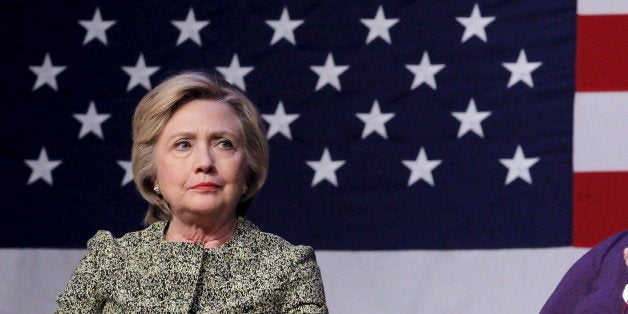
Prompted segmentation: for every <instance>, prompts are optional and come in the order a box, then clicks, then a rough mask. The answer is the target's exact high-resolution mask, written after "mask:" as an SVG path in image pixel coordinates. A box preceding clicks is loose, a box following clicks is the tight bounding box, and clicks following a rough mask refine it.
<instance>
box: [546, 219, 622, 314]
mask: <svg viewBox="0 0 628 314" xmlns="http://www.w3.org/2000/svg"><path fill="white" fill-rule="evenodd" d="M622 257H623V258H622ZM626 298H628V230H625V231H623V232H620V233H617V234H615V235H613V236H611V237H609V238H607V239H606V240H604V241H602V242H601V243H600V244H598V245H597V246H595V247H594V248H592V249H591V250H589V251H588V252H587V253H586V254H584V255H583V256H582V257H581V258H580V259H579V260H578V261H577V262H576V263H575V264H574V265H573V266H571V268H570V269H569V271H567V273H566V274H565V276H564V277H563V279H562V280H561V281H560V283H559V284H558V286H557V287H556V290H554V293H552V295H551V296H550V298H549V299H548V300H547V302H546V303H545V305H544V306H543V308H542V309H541V313H542V314H548V313H628V304H627V303H626Z"/></svg>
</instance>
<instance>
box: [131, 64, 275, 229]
mask: <svg viewBox="0 0 628 314" xmlns="http://www.w3.org/2000/svg"><path fill="white" fill-rule="evenodd" d="M196 99H208V100H214V101H219V102H222V103H224V104H226V105H228V106H229V107H231V108H232V109H233V111H234V112H235V114H236V115H237V117H238V119H239V120H240V121H241V122H242V131H243V136H244V141H245V144H244V148H245V152H246V156H247V158H246V160H247V166H248V177H247V180H246V184H247V187H248V189H247V191H246V193H245V194H244V195H243V196H242V198H241V200H240V203H239V204H238V207H237V209H236V214H237V215H238V216H244V215H245V214H246V211H247V210H248V205H249V204H250V200H251V198H252V197H253V196H255V194H257V192H258V191H259V189H261V188H262V186H263V185H264V181H265V180H266V174H267V173H268V142H267V141H266V132H265V129H264V125H263V124H262V122H261V119H260V116H259V113H258V111H257V109H256V108H255V105H253V103H252V102H251V101H250V100H249V99H248V98H247V97H246V96H245V95H244V94H243V93H242V92H240V91H239V90H238V89H236V88H235V87H233V86H231V85H230V84H229V83H227V82H225V81H224V80H222V79H220V78H218V77H215V76H211V75H209V74H206V73H203V72H192V71H189V72H183V73H180V74H178V75H175V76H173V77H170V78H168V79H166V80H165V81H163V82H162V83H161V84H159V85H158V86H157V87H155V88H154V89H153V90H151V91H150V92H148V94H146V95H145V96H144V97H143V98H142V100H140V102H139V104H138V105H137V108H135V114H134V115H133V149H132V153H131V163H132V166H133V176H134V181H135V186H136V187H137V189H138V190H139V192H140V194H141V195H142V197H144V199H146V201H148V203H149V205H148V211H147V212H146V217H145V218H144V222H145V223H146V224H150V223H153V222H156V221H160V220H170V219H171V218H172V213H171V211H170V208H169V206H168V204H167V203H166V201H165V200H164V199H163V197H161V196H160V195H158V194H157V193H155V192H154V191H153V187H154V180H155V177H156V174H157V168H156V165H155V146H156V144H157V140H158V139H159V136H160V135H161V132H162V131H163V129H164V126H165V125H166V123H167V122H168V120H170V117H172V115H173V114H174V112H175V111H176V110H177V109H178V108H180V107H181V106H183V105H185V104H186V103H188V102H190V101H192V100H196Z"/></svg>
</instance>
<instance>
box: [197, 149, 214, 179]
mask: <svg viewBox="0 0 628 314" xmlns="http://www.w3.org/2000/svg"><path fill="white" fill-rule="evenodd" d="M195 155H196V171H197V172H203V173H209V172H212V171H213V170H214V159H213V157H212V152H211V150H210V149H209V148H201V149H198V150H197V151H196V152H195Z"/></svg>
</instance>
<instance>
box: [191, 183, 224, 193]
mask: <svg viewBox="0 0 628 314" xmlns="http://www.w3.org/2000/svg"><path fill="white" fill-rule="evenodd" d="M219 187H220V186H219V185H217V184H215V183H212V182H201V183H199V184H197V185H195V186H193V187H192V189H194V190H199V191H214V190H217V189H218V188H219Z"/></svg>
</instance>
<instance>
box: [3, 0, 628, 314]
mask: <svg viewBox="0 0 628 314" xmlns="http://www.w3.org/2000/svg"><path fill="white" fill-rule="evenodd" d="M618 2H619V3H621V2H625V1H618ZM618 2H616V1H601V2H600V1H580V2H578V3H576V2H575V1H566V0H561V1H551V2H547V1H539V0H536V1H510V2H503V1H452V2H438V3H436V2H432V1H379V2H371V1H343V2H332V1H328V2H325V1H307V2H303V1H286V2H276V1H216V2H196V1H177V2H162V1H159V2H156V1H133V2H126V1H109V2H103V3H97V2H78V1H77V2H56V3H55V2H50V1H46V2H44V1H36V2H30V3H28V4H27V3H24V2H19V1H10V2H7V3H5V4H4V7H5V9H3V12H2V19H1V20H2V23H3V27H1V28H0V31H1V32H2V36H0V37H1V38H2V41H3V45H2V46H3V49H2V58H1V59H2V62H3V68H4V69H5V73H7V74H6V76H7V77H6V79H5V80H4V83H3V85H2V87H1V88H2V92H3V96H4V97H2V100H0V101H1V102H2V108H4V110H6V111H8V112H6V111H5V113H4V114H3V115H1V116H0V119H2V123H1V128H2V130H3V136H4V138H5V139H6V140H7V142H8V143H11V144H12V145H7V146H5V148H4V149H3V150H2V155H1V158H2V164H1V165H2V173H3V174H4V177H5V180H3V181H2V190H3V191H4V195H5V207H6V210H7V213H8V215H6V216H5V219H4V226H3V227H2V228H0V247H2V248H4V249H2V250H1V251H0V254H1V255H0V257H1V259H2V263H0V264H2V265H1V266H0V274H2V276H3V278H10V279H11V280H8V281H7V282H5V283H3V284H2V285H3V286H2V290H0V292H2V294H1V295H0V297H1V298H0V311H1V312H3V313H13V312H19V310H18V309H23V308H24V306H30V309H31V311H29V312H46V311H47V312H49V311H50V310H51V309H52V308H54V303H53V301H54V295H55V294H58V293H59V292H60V289H63V285H64V284H65V281H66V280H67V278H68V276H69V273H70V272H71V271H72V268H73V267H74V266H75V263H76V262H77V261H78V259H79V258H80V257H81V255H82V254H83V253H84V251H83V250H82V249H83V248H84V247H85V243H86V241H87V239H89V238H90V237H91V236H92V235H93V234H94V233H95V232H96V231H97V230H99V229H106V230H110V231H112V232H113V233H114V234H115V235H118V236H120V235H122V234H124V233H126V232H129V231H133V230H138V229H140V228H142V225H141V220H142V218H143V215H144V212H145V209H146V207H147V205H146V203H145V202H144V201H143V200H142V199H141V197H140V196H139V193H137V191H136V190H135V187H134V185H133V182H132V178H133V174H132V172H131V169H130V150H131V149H130V147H131V134H130V130H131V126H130V125H131V123H130V122H131V117H132V113H133V110H134V108H135V105H136V104H137V102H138V101H139V99H140V98H141V97H142V96H143V95H144V94H145V93H146V92H147V91H148V90H149V89H150V88H152V87H154V86H156V85H157V84H158V83H159V82H160V81H162V80H163V79H165V78H167V77H169V76H171V75H174V74H176V73H179V72H180V71H183V70H187V69H196V70H204V71H207V72H210V73H215V74H216V75H220V76H223V77H224V78H225V79H226V80H227V81H229V82H230V83H232V84H234V85H235V86H237V87H238V88H240V89H241V90H243V91H244V92H245V93H246V94H247V95H249V96H250V98H251V99H252V100H253V102H254V103H255V104H256V105H257V107H258V108H259V111H260V113H261V114H262V118H263V120H264V122H265V123H266V126H267V129H268V130H267V131H268V133H267V137H268V141H269V146H270V169H269V177H268V181H267V184H266V186H265V187H264V188H263V189H262V191H261V192H260V194H259V195H258V196H257V197H256V198H255V200H254V202H253V204H252V207H251V209H250V211H249V214H247V217H248V218H249V219H250V220H252V221H253V222H254V223H256V224H257V225H258V226H260V227H261V229H263V230H265V231H268V232H272V233H275V234H278V235H280V236H282V237H284V238H285V239H287V240H289V241H290V242H292V243H298V244H306V245H310V246H312V247H314V248H315V249H316V250H317V257H318V259H319V263H320V265H321V270H322V273H323V279H324V281H325V288H326V292H327V298H328V301H329V303H330V309H331V310H332V312H338V313H382V312H397V313H416V312H419V313H426V312H427V313H435V312H451V311H453V310H465V311H468V312H472V313H482V312H486V311H489V312H504V311H507V312H518V311H520V312H522V313H527V312H530V311H537V310H538V309H540V306H541V305H542V302H543V301H544V298H547V297H548V296H549V294H550V293H551V288H553V285H555V284H556V283H557V281H558V279H560V276H562V274H563V273H564V271H566V269H567V268H566V267H568V265H569V264H571V263H572V262H573V261H575V259H576V258H577V257H578V256H579V255H581V254H582V252H583V249H574V248H573V247H574V246H581V247H587V246H593V245H595V244H596V243H598V242H599V241H601V240H602V239H603V238H605V237H607V236H609V235H611V234H613V233H615V232H617V231H620V230H623V229H625V228H626V227H627V226H628V218H627V217H628V215H626V210H625V208H623V207H622V206H625V205H623V204H627V203H628V199H627V198H626V197H627V196H626V195H628V193H626V192H628V191H626V189H627V187H628V144H626V143H628V123H626V122H627V121H628V103H627V102H628V96H627V95H628V94H627V93H626V92H625V91H626V90H628V89H627V88H626V87H628V77H627V75H628V74H626V73H628V71H626V70H628V63H626V62H627V61H626V60H628V58H626V57H628V56H626V51H627V50H626V49H625V48H627V47H626V46H627V45H628V44H627V42H626V40H625V39H624V38H623V34H625V31H627V30H628V29H627V28H628V20H626V17H624V16H623V15H620V14H621V13H626V12H628V9H627V8H628V4H624V5H623V6H622V5H621V4H617V3H618ZM598 3H599V5H598ZM603 8H606V9H605V10H604V9H603ZM25 278H26V279H25ZM534 279H536V280H537V282H535V281H534ZM522 281H523V282H525V284H521V282H522ZM41 282H46V283H47V284H43V285H42V284H40V283H41ZM531 290H532V291H534V292H530V291H531ZM27 291H30V293H32V292H33V291H40V292H41V294H42V295H46V297H44V298H42V299H41V300H39V301H33V302H31V301H29V298H25V297H24V296H25V294H24V293H26V292H27ZM24 300H27V301H24ZM27 304H28V305H27ZM500 309H501V310H500Z"/></svg>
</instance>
